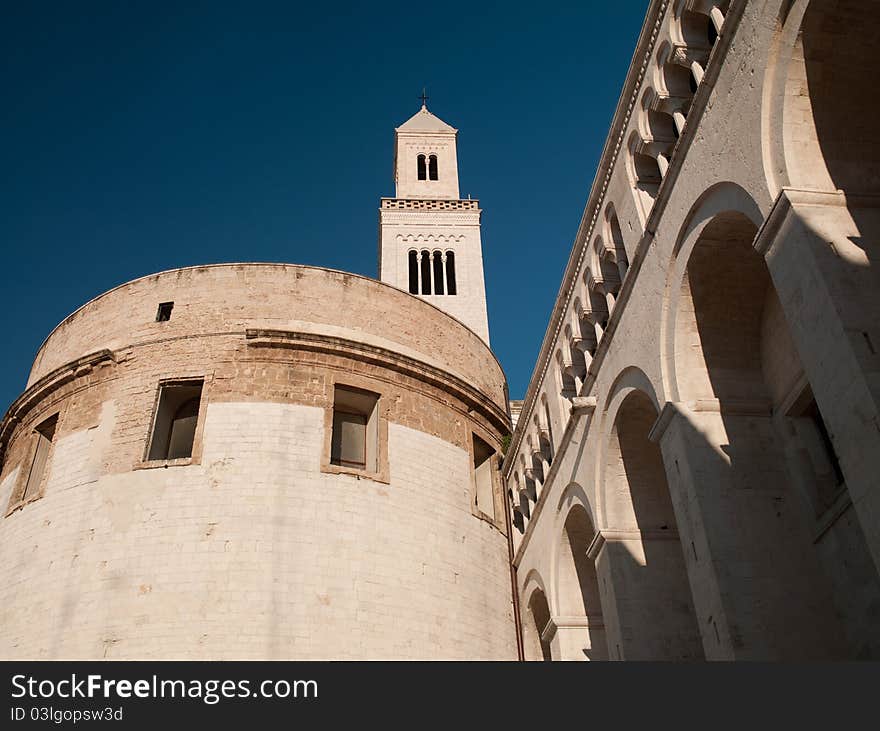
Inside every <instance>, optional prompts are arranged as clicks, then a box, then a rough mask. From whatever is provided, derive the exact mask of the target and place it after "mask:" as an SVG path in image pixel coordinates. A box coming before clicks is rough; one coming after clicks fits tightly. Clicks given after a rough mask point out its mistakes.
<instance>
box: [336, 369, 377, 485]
mask: <svg viewBox="0 0 880 731" xmlns="http://www.w3.org/2000/svg"><path fill="white" fill-rule="evenodd" d="M378 403H379V394H376V393H372V392H370V391H362V390H361V389H357V388H352V387H349V386H336V387H335V389H334V393H333V433H332V435H331V441H330V463H331V464H334V465H338V466H339V467H350V468H352V469H357V470H366V471H368V472H377V471H378V469H379V464H378V463H379V460H378V454H379V414H378V411H379V409H378V408H377V405H378Z"/></svg>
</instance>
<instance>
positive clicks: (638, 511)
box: [595, 368, 703, 660]
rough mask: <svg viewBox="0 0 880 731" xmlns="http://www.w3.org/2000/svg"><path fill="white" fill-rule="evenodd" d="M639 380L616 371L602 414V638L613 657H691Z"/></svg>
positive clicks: (687, 598) (674, 537) (695, 636)
mask: <svg viewBox="0 0 880 731" xmlns="http://www.w3.org/2000/svg"><path fill="white" fill-rule="evenodd" d="M646 382H647V377H646V376H645V374H644V373H643V372H642V371H640V370H639V369H637V368H629V369H626V371H625V372H622V373H621V376H620V377H619V378H618V383H617V384H616V386H617V387H616V391H615V392H614V393H613V396H612V398H611V399H610V400H609V407H610V408H609V409H607V411H606V415H605V417H604V420H603V443H604V444H606V445H607V446H606V447H605V449H604V450H603V453H602V456H601V459H602V463H601V477H600V480H601V482H600V484H601V489H600V494H601V503H602V505H601V507H602V512H603V526H604V527H603V529H602V538H603V540H602V541H601V542H600V545H599V547H598V548H597V549H596V550H595V555H596V567H597V573H598V575H599V577H600V581H601V584H602V586H603V592H604V594H605V595H607V596H609V597H611V598H612V599H610V603H611V604H613V607H608V608H606V612H605V624H606V626H607V628H608V645H609V649H612V653H611V654H612V657H615V656H616V657H617V658H618V659H655V660H687V659H698V658H702V657H703V650H702V644H701V639H700V633H699V629H698V626H697V621H696V616H695V613H694V606H693V599H692V597H691V591H690V583H689V579H688V572H687V567H686V563H685V559H684V553H683V550H682V545H681V542H680V539H679V535H678V526H677V522H676V514H675V510H674V509H673V503H672V498H671V495H670V491H669V485H668V483H667V478H666V470H665V465H664V461H663V456H662V454H661V452H660V449H659V447H658V446H657V445H656V444H655V443H653V442H652V441H650V440H649V438H648V436H649V433H650V432H651V429H652V427H653V426H654V424H655V422H656V420H657V416H658V409H657V398H656V395H655V394H654V393H653V389H652V388H651V387H650V383H649V382H647V383H646ZM636 384H639V385H647V386H648V390H647V391H646V390H642V389H641V388H637V387H636ZM606 430H607V435H606Z"/></svg>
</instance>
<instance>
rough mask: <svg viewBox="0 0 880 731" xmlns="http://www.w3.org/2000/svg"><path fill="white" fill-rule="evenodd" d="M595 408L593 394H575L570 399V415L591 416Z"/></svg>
mask: <svg viewBox="0 0 880 731" xmlns="http://www.w3.org/2000/svg"><path fill="white" fill-rule="evenodd" d="M595 410H596V397H595V396H575V397H574V398H573V399H572V400H571V415H572V416H575V417H577V416H591V415H592V414H593V412H594V411H595Z"/></svg>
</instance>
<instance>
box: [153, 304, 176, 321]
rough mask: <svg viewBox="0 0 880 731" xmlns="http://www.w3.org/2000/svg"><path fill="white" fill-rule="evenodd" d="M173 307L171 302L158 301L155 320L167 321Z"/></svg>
mask: <svg viewBox="0 0 880 731" xmlns="http://www.w3.org/2000/svg"><path fill="white" fill-rule="evenodd" d="M173 309H174V303H173V302H160V303H159V309H158V310H157V311H156V322H168V321H169V320H170V319H171V310H173Z"/></svg>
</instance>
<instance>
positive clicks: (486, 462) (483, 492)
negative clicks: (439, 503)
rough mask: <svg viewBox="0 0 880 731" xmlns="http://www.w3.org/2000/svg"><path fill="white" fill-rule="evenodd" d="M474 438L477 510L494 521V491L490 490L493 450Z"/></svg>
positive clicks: (477, 438)
mask: <svg viewBox="0 0 880 731" xmlns="http://www.w3.org/2000/svg"><path fill="white" fill-rule="evenodd" d="M473 436H474V494H475V495H476V501H477V508H478V509H479V510H480V512H481V513H483V514H484V515H488V516H489V517H490V518H492V520H495V491H494V490H493V489H492V457H494V456H495V450H494V449H492V447H490V446H489V445H488V444H486V442H484V441H483V440H482V439H480V438H479V437H478V436H477V435H476V434H474V435H473Z"/></svg>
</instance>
